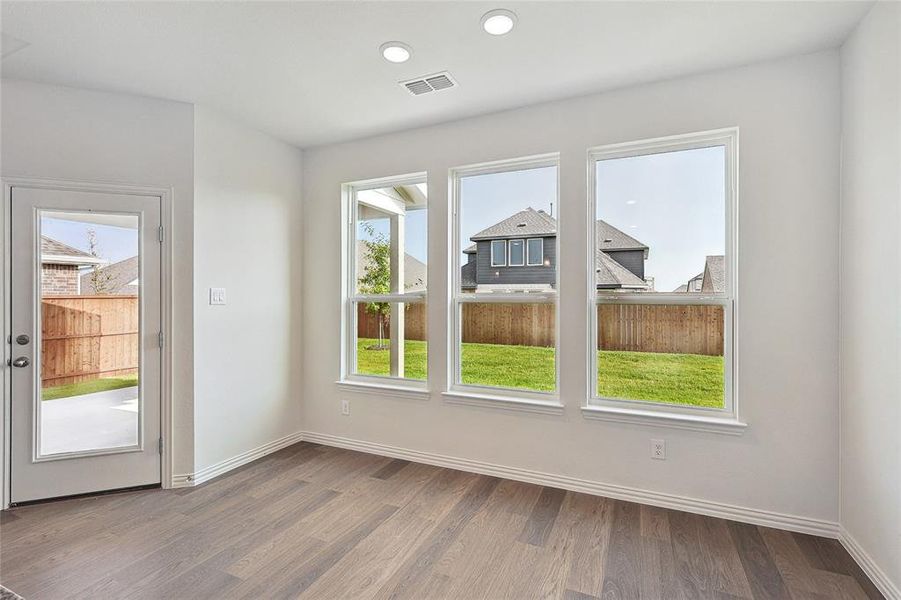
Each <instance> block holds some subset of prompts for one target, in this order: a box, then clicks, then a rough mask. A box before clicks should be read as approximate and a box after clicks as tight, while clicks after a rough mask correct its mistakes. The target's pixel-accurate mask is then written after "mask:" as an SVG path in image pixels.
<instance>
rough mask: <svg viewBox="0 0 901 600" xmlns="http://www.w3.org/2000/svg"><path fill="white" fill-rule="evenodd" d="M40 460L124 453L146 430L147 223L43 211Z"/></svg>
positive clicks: (117, 216)
mask: <svg viewBox="0 0 901 600" xmlns="http://www.w3.org/2000/svg"><path fill="white" fill-rule="evenodd" d="M40 232H41V257H40V261H41V265H40V269H41V270H40V273H41V277H40V290H41V310H40V319H41V338H40V340H35V343H40V352H41V364H40V379H41V399H40V406H39V407H36V409H37V410H36V411H35V415H36V417H38V424H39V426H40V434H41V435H40V446H39V448H38V450H39V454H40V455H41V456H47V455H54V454H61V453H70V452H85V451H91V450H106V449H110V448H125V447H129V446H136V445H137V444H138V431H139V429H140V414H141V410H140V402H141V393H140V386H141V382H140V368H141V362H140V348H139V343H140V339H141V335H142V332H141V318H140V315H141V310H140V308H141V306H140V302H141V298H140V288H141V275H140V265H141V259H140V248H141V244H140V220H139V218H138V217H137V216H136V215H124V214H100V213H92V214H91V215H90V218H87V217H86V215H85V214H84V213H69V212H62V211H60V212H56V211H54V212H50V211H42V212H41V216H40Z"/></svg>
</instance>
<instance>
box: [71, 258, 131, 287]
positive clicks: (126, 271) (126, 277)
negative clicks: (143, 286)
mask: <svg viewBox="0 0 901 600" xmlns="http://www.w3.org/2000/svg"><path fill="white" fill-rule="evenodd" d="M138 268H139V263H138V257H137V256H132V257H131V258H126V259H125V260H120V261H119V262H117V263H113V264H111V265H107V266H105V267H101V268H100V269H97V272H98V273H99V274H100V276H101V277H103V279H101V281H103V282H104V283H105V284H106V285H105V286H104V288H105V289H104V290H103V293H104V294H115V295H123V294H125V295H131V294H137V293H138V286H137V285H133V284H134V282H135V281H137V279H138ZM93 275H94V273H92V272H91V271H89V272H87V273H83V274H82V275H81V293H82V294H83V295H87V296H91V295H94V294H96V293H97V290H95V289H94V278H93ZM107 277H108V278H109V279H108V280H107ZM107 281H108V283H107Z"/></svg>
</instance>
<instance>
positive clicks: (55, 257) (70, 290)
mask: <svg viewBox="0 0 901 600" xmlns="http://www.w3.org/2000/svg"><path fill="white" fill-rule="evenodd" d="M104 263H105V261H104V260H103V259H100V258H97V257H96V256H92V255H91V254H89V253H88V252H85V251H83V250H79V249H78V248H73V247H72V246H69V245H68V244H64V243H62V242H60V241H57V240H54V239H53V238H49V237H47V236H45V235H42V236H41V295H43V296H68V295H76V294H79V293H81V287H80V279H79V277H78V270H79V269H80V268H81V267H87V266H94V265H102V264H104Z"/></svg>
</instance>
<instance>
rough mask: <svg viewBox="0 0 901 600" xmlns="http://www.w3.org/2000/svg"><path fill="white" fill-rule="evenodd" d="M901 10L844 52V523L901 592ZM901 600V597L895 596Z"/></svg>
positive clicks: (889, 8)
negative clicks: (900, 383) (900, 334)
mask: <svg viewBox="0 0 901 600" xmlns="http://www.w3.org/2000/svg"><path fill="white" fill-rule="evenodd" d="M899 37H901V5H899V4H897V3H889V2H883V3H878V4H876V6H874V8H873V9H872V10H871V12H870V13H869V15H868V16H867V17H866V18H865V19H864V20H863V21H862V22H861V24H860V25H859V26H858V28H857V30H856V31H855V32H854V33H853V34H852V35H851V37H850V38H849V39H848V41H847V42H846V43H845V45H844V46H843V48H842V99H843V106H842V145H843V147H842V200H841V287H840V289H841V522H842V525H843V526H844V527H845V529H846V531H847V532H848V533H849V534H850V536H851V537H852V538H854V539H855V540H856V541H857V543H858V544H859V545H860V546H861V547H862V548H863V550H864V551H865V552H867V554H869V555H870V557H871V558H872V559H873V561H874V562H875V563H876V564H877V565H878V566H879V567H880V568H881V569H882V570H883V571H884V573H885V574H886V576H887V577H888V578H889V579H891V580H892V581H893V582H894V585H895V587H896V590H901V441H899V440H901V385H899V376H901V375H899V373H901V352H899V333H901V329H899V328H901V319H899V317H901V315H899V310H901V258H899V252H901V242H899V239H901V211H899V204H901V175H899V171H901V58H899V56H901V45H899ZM896 593H899V594H901V592H896Z"/></svg>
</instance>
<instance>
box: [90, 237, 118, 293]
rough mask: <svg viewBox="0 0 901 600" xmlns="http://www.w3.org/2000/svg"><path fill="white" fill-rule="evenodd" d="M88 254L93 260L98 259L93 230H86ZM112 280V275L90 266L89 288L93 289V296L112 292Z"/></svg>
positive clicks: (98, 254) (98, 253)
mask: <svg viewBox="0 0 901 600" xmlns="http://www.w3.org/2000/svg"><path fill="white" fill-rule="evenodd" d="M88 252H89V253H90V254H91V256H93V257H94V258H100V245H99V244H98V242H97V232H96V231H94V230H93V229H88ZM112 279H113V275H112V273H108V272H106V271H103V270H102V269H101V268H100V265H92V266H91V287H92V288H94V294H96V295H98V296H101V295H103V294H109V293H110V292H111V291H112Z"/></svg>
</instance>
